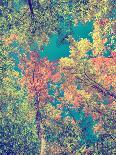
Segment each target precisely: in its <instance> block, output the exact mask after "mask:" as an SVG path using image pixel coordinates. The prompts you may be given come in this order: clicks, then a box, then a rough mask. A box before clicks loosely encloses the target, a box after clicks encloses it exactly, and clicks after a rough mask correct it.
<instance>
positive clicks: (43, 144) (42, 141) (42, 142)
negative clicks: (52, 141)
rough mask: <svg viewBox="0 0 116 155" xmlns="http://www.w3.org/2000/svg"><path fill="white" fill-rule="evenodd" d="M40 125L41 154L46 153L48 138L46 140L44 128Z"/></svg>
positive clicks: (44, 154)
mask: <svg viewBox="0 0 116 155" xmlns="http://www.w3.org/2000/svg"><path fill="white" fill-rule="evenodd" d="M40 126H41V129H42V133H41V148H40V155H46V140H45V134H44V129H43V126H42V124H41V125H40Z"/></svg>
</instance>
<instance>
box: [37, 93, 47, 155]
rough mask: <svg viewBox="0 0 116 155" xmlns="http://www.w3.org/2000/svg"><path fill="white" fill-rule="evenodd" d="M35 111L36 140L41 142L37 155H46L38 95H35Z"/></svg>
mask: <svg viewBox="0 0 116 155" xmlns="http://www.w3.org/2000/svg"><path fill="white" fill-rule="evenodd" d="M35 109H36V128H37V134H38V139H39V140H40V141H41V147H40V153H39V155H46V140H45V133H44V127H43V125H42V116H41V112H40V110H39V97H38V94H36V95H35Z"/></svg>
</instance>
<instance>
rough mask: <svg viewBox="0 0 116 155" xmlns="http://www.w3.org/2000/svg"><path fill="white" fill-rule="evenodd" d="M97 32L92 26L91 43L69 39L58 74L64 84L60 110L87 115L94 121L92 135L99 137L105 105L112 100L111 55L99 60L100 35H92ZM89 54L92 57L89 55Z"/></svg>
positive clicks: (102, 44)
mask: <svg viewBox="0 0 116 155" xmlns="http://www.w3.org/2000/svg"><path fill="white" fill-rule="evenodd" d="M98 28H99V25H96V26H95V29H94V30H93V34H92V35H93V42H90V41H89V40H87V39H83V38H82V39H80V41H75V40H74V39H73V38H69V40H70V42H71V46H70V55H69V57H65V58H61V59H60V62H59V63H60V67H59V70H60V72H61V73H62V74H63V81H64V82H63V84H62V89H63V91H64V97H63V98H62V106H63V107H67V108H68V109H69V112H70V113H71V108H72V107H73V108H74V109H79V108H82V109H83V111H84V113H85V115H86V116H88V115H91V116H92V117H93V120H95V121H97V124H96V123H95V124H96V125H94V127H93V131H94V132H95V133H102V132H104V124H105V121H104V117H106V115H107V114H106V113H107V112H108V105H110V104H112V103H114V101H115V99H116V94H115V76H114V68H115V56H113V57H112V52H111V55H110V57H104V56H103V55H104V51H105V50H104V49H105V43H106V42H104V41H103V39H102V35H101V34H100V31H96V29H97V30H98ZM94 51H95V52H94ZM89 52H93V53H92V54H91V55H89V54H88V53H89ZM114 55H115V54H114ZM106 132H107V133H109V132H108V131H106Z"/></svg>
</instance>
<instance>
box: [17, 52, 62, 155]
mask: <svg viewBox="0 0 116 155" xmlns="http://www.w3.org/2000/svg"><path fill="white" fill-rule="evenodd" d="M19 67H20V69H21V70H22V74H23V78H22V79H21V84H24V85H25V86H26V87H27V90H28V94H29V98H30V102H32V101H31V100H33V99H34V107H35V110H36V126H37V132H38V138H39V139H41V149H40V154H42V155H43V154H45V147H46V141H45V131H44V124H43V120H44V115H46V113H45V112H46V111H44V107H45V106H47V105H49V103H50V99H51V97H50V95H49V93H48V82H49V81H57V80H59V79H60V74H59V73H57V72H56V70H55V69H56V67H55V64H54V63H52V62H49V61H48V60H47V59H46V58H44V59H40V57H39V55H38V53H37V52H31V53H30V58H29V59H28V58H27V57H25V58H22V59H21V64H19ZM52 110H53V112H54V111H55V109H53V108H52ZM51 112H52V111H51ZM57 113H59V111H58V112H57V111H56V115H57ZM59 114H60V113H59ZM52 117H53V116H52ZM44 145H45V146H44Z"/></svg>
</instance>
